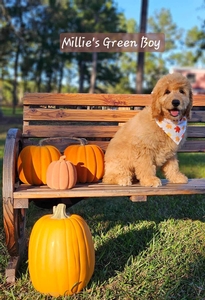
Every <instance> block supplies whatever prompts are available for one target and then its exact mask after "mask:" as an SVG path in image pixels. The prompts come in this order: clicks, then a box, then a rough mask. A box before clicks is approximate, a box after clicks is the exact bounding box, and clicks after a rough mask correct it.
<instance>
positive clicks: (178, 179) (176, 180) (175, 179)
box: [170, 173, 188, 183]
mask: <svg viewBox="0 0 205 300" xmlns="http://www.w3.org/2000/svg"><path fill="white" fill-rule="evenodd" d="M170 182H171V183H187V182H188V178H187V177H186V176H185V175H184V174H182V173H177V175H176V176H174V177H173V178H172V180H170Z"/></svg>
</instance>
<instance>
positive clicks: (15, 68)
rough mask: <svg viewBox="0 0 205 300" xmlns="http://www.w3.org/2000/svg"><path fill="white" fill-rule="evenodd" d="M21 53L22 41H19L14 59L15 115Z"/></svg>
mask: <svg viewBox="0 0 205 300" xmlns="http://www.w3.org/2000/svg"><path fill="white" fill-rule="evenodd" d="M19 54H20V42H18V45H17V49H16V53H15V61H14V80H13V115H14V114H15V111H16V105H17V104H18V97H17V88H18V62H19Z"/></svg>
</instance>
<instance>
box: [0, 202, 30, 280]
mask: <svg viewBox="0 0 205 300" xmlns="http://www.w3.org/2000/svg"><path fill="white" fill-rule="evenodd" d="M3 218H4V230H5V236H6V246H7V250H8V253H9V255H10V259H9V262H8V266H7V268H6V278H7V282H8V283H11V282H14V281H15V277H16V272H17V269H18V266H19V263H20V260H21V258H22V255H23V253H24V250H25V246H26V237H25V225H26V210H25V209H23V208H22V209H14V208H13V204H12V203H11V200H10V199H3Z"/></svg>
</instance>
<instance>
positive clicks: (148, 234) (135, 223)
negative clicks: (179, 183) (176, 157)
mask: <svg viewBox="0 0 205 300" xmlns="http://www.w3.org/2000/svg"><path fill="white" fill-rule="evenodd" d="M13 120H14V121H15V119H13ZM16 125H18V124H15V123H13V122H12V120H10V123H5V124H1V125H0V181H1V180H2V178H1V176H2V157H3V147H4V141H5V135H6V131H7V129H8V128H10V127H16ZM19 126H20V125H18V127H19ZM204 158H205V156H204V155H203V154H197V155H189V154H181V155H180V165H181V170H182V171H184V172H185V173H186V174H187V175H188V176H189V177H190V176H191V177H205V159H204ZM1 186H2V184H0V188H1ZM69 211H70V212H71V213H77V214H79V215H81V216H82V217H83V218H84V219H85V220H86V222H87V223H88V225H89V226H90V229H91V232H92V235H93V239H94V243H95V249H96V267H95V272H94V275H93V277H92V279H91V281H90V283H89V285H88V286H87V287H86V288H85V289H84V290H83V291H82V292H81V293H80V294H78V295H74V296H73V297H59V298H58V299H86V300H87V299H88V300H89V299H92V300H93V299H99V300H104V299H113V300H114V299H123V300H124V299H135V300H168V299H169V300H174V299H176V300H204V299H205V271H204V270H205V201H204V196H201V195H198V196H173V197H170V196H169V197H168V196H165V197H164V196H160V197H149V198H148V201H147V202H145V203H132V202H131V201H130V200H129V199H128V198H125V197H123V198H100V199H99V198H97V199H89V200H85V201H81V202H79V203H78V204H76V205H75V206H74V207H72V208H70V209H69ZM50 212H51V211H50V210H43V209H40V208H37V207H36V206H35V205H34V204H31V205H30V209H29V211H28V218H27V219H28V221H27V223H28V224H27V228H28V232H29V231H30V230H31V228H32V225H33V224H34V222H35V221H36V220H37V219H38V218H39V217H40V216H41V215H43V214H48V213H50ZM0 215H1V219H0V228H1V229H0V299H2V300H4V299H5V300H10V299H17V300H19V299H22V300H26V299H28V300H32V299H35V300H37V299H47V300H48V299H55V298H51V297H48V296H43V295H41V294H40V293H38V292H36V291H35V290H34V288H33V287H32V284H31V283H30V280H29V273H28V269H27V260H26V257H25V260H24V262H23V264H22V266H21V268H20V270H19V273H18V278H17V280H16V283H15V284H14V285H7V284H6V282H5V277H4V268H5V266H6V263H7V259H8V256H7V251H6V248H5V244H4V233H3V229H2V208H1V209H0ZM31 216H32V218H31Z"/></svg>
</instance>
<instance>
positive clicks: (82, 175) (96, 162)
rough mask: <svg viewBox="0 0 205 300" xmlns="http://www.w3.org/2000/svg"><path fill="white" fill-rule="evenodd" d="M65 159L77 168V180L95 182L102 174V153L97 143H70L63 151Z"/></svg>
mask: <svg viewBox="0 0 205 300" xmlns="http://www.w3.org/2000/svg"><path fill="white" fill-rule="evenodd" d="M64 155H65V156H66V159H67V160H69V161H71V162H72V163H73V164H74V165H75V166H76V169H77V177H78V182H81V183H85V182H97V181H98V180H100V179H101V178H102V177H103V174H104V153H103V151H102V149H101V148H100V147H98V146H97V145H91V144H89V145H86V144H85V142H84V140H81V145H70V146H68V147H67V148H66V149H65V151H64Z"/></svg>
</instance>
